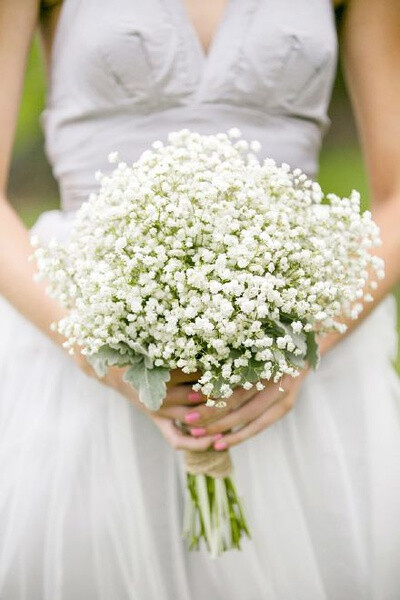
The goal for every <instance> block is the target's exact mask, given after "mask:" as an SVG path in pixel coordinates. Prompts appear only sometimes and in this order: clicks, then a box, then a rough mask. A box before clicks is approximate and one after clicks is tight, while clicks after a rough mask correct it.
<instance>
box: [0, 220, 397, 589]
mask: <svg viewBox="0 0 400 600" xmlns="http://www.w3.org/2000/svg"><path fill="white" fill-rule="evenodd" d="M70 222H71V217H70V216H67V215H63V214H62V213H60V212H58V211H57V212H51V213H47V214H45V215H44V216H42V218H41V219H40V220H39V223H38V225H37V226H36V230H37V231H38V232H39V234H41V235H42V237H43V236H44V237H46V236H47V237H48V236H50V235H53V234H56V235H57V236H58V237H62V236H63V235H65V234H66V232H67V231H68V228H69V224H70ZM396 344H397V337H396V330H395V303H394V299H393V298H391V297H390V298H388V299H387V300H385V301H384V302H383V303H382V304H381V305H380V306H379V307H378V308H377V309H376V310H375V312H374V313H373V314H372V315H371V316H370V317H369V318H368V319H367V320H366V321H364V323H363V324H362V325H361V326H360V327H359V328H358V329H357V330H356V331H355V332H354V333H352V334H351V335H350V336H349V337H348V338H346V339H344V340H343V341H342V342H341V343H340V345H338V346H337V347H336V348H335V349H334V350H333V351H332V352H331V353H330V354H329V355H328V356H326V357H325V358H324V359H323V361H322V364H321V367H320V369H319V371H318V372H317V373H315V374H312V375H310V377H309V378H308V379H307V381H306V382H305V383H304V386H303V389H302V392H301V394H300V397H299V399H298V401H297V404H296V406H295V408H294V409H293V410H292V411H291V412H290V413H289V414H288V415H287V416H286V417H285V418H284V419H282V420H281V421H279V422H277V423H276V424H274V425H273V426H272V427H270V428H269V429H267V430H266V431H264V432H263V433H262V434H260V435H259V436H257V437H255V438H253V439H251V440H250V441H248V442H246V443H244V444H242V445H240V446H238V447H236V448H234V450H233V452H232V454H233V459H234V464H235V472H236V481H237V485H238V488H239V490H240V491H241V493H242V496H243V499H244V503H245V506H246V511H247V514H248V518H249V524H250V527H251V530H252V534H253V539H252V540H251V541H246V542H245V543H244V545H243V550H242V552H232V553H230V554H227V555H225V556H223V557H222V558H220V559H216V560H213V559H210V558H209V557H208V556H207V554H206V553H205V552H198V553H192V554H189V553H188V552H187V550H186V547H185V545H184V543H183V542H182V540H181V524H182V510H183V507H182V503H183V497H184V495H183V492H184V474H183V469H182V462H181V456H180V454H179V453H176V452H175V451H173V450H172V449H171V448H169V446H168V445H167V444H166V442H165V441H164V440H163V438H162V437H161V435H160V433H159V432H158V430H157V429H156V428H155V427H154V425H153V424H152V423H151V422H150V421H149V420H148V419H147V417H146V416H145V415H144V414H142V413H140V412H138V411H137V410H136V409H135V408H134V407H133V406H132V405H131V404H129V402H128V401H127V400H125V399H124V398H123V397H121V396H119V395H118V394H117V393H115V392H113V391H111V390H109V389H107V388H106V387H105V386H103V385H102V384H100V383H98V382H97V381H95V380H93V379H90V378H89V377H87V376H86V375H84V374H83V373H82V372H80V371H79V369H78V368H77V367H76V366H75V364H74V363H73V362H72V361H71V360H70V358H69V357H68V355H66V354H65V353H64V352H63V351H62V350H60V349H58V348H57V347H56V346H55V345H54V344H53V343H52V342H51V341H49V340H48V339H47V338H46V337H45V336H44V335H43V334H41V333H40V332H38V331H37V330H36V329H35V328H34V327H33V326H32V325H31V324H30V323H28V322H27V321H26V320H25V319H23V318H22V317H21V316H20V315H18V314H17V313H16V312H15V310H14V309H13V308H11V307H10V306H9V305H8V304H6V303H5V302H4V301H2V302H1V304H0V598H1V600H128V599H129V600H153V599H154V600H156V599H157V600H205V599H208V600H220V599H221V600H222V599H224V600H225V599H229V600H272V599H273V600H328V599H329V600H367V599H368V600H398V599H399V598H400V384H399V379H398V377H397V375H396V373H395V371H394V369H393V367H392V360H393V357H394V355H395V350H396Z"/></svg>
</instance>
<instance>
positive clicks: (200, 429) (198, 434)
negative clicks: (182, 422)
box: [190, 427, 206, 437]
mask: <svg viewBox="0 0 400 600" xmlns="http://www.w3.org/2000/svg"><path fill="white" fill-rule="evenodd" d="M190 433H191V434H192V435H194V436H195V437H201V436H202V435H205V434H206V430H205V429H204V427H194V428H193V429H191V430H190Z"/></svg>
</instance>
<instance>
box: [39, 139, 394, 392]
mask: <svg viewBox="0 0 400 600" xmlns="http://www.w3.org/2000/svg"><path fill="white" fill-rule="evenodd" d="M239 135H240V134H239ZM258 146H259V145H258V143H251V144H249V143H248V142H246V141H245V140H242V139H240V137H238V132H237V130H231V131H230V132H228V133H227V134H225V133H220V134H217V135H209V136H204V135H199V134H197V133H192V132H190V131H188V130H182V131H178V132H174V133H171V134H170V135H169V138H168V144H166V145H164V144H163V143H162V142H160V141H158V142H154V143H153V145H152V149H151V150H148V151H146V152H144V153H143V155H142V156H141V158H140V159H139V160H138V161H137V162H135V163H134V164H133V165H128V164H126V163H124V162H119V164H117V166H116V168H115V169H114V170H113V171H112V173H111V174H110V175H103V174H101V173H98V174H97V178H98V180H99V183H100V189H99V192H98V193H97V194H93V195H91V196H90V198H89V200H88V201H87V202H86V203H85V204H84V205H83V206H82V207H81V209H80V210H79V211H78V213H77V216H76V219H75V223H74V226H73V229H72V232H71V237H70V240H69V241H68V243H67V244H65V245H61V244H58V243H57V242H53V243H52V244H50V245H49V246H48V247H47V248H41V247H39V248H38V249H37V250H36V252H35V255H36V258H37V261H38V266H39V271H40V274H41V276H42V277H43V278H46V279H47V280H48V281H49V291H50V293H51V294H52V295H53V296H54V297H56V298H58V300H60V301H61V302H62V303H63V304H64V305H65V306H66V307H68V308H69V309H70V310H69V314H68V316H67V317H66V318H64V319H63V320H61V321H60V322H59V323H58V329H59V331H60V332H61V333H62V334H64V335H65V336H66V337H67V338H68V342H67V345H68V346H69V347H71V348H72V347H73V346H75V345H76V344H78V345H81V346H83V347H84V349H85V350H84V352H85V353H87V354H88V355H93V354H95V353H97V352H98V351H99V349H100V348H102V347H103V346H109V347H111V348H113V349H115V350H117V351H120V352H121V355H126V357H127V364H128V363H129V359H130V358H131V357H132V356H134V355H137V354H143V355H145V356H146V357H147V358H146V360H147V364H148V365H150V366H153V367H167V368H169V369H175V368H180V369H182V370H183V371H184V372H186V373H191V372H195V371H200V372H201V373H202V376H201V379H200V380H199V383H198V385H197V386H195V387H196V389H200V390H201V391H202V392H203V393H204V394H206V395H208V396H213V397H218V398H228V397H229V396H230V395H231V393H232V390H233V388H234V387H237V386H239V385H242V386H244V387H245V388H246V389H249V388H250V387H251V386H252V385H253V384H257V386H258V389H262V387H263V385H262V383H260V380H262V379H271V380H273V381H279V380H280V378H281V377H282V376H283V375H284V374H286V373H288V374H290V375H293V376H295V375H296V374H297V373H298V370H299V368H301V366H302V365H303V364H304V361H305V359H306V356H307V342H308V341H309V338H310V336H313V335H314V334H315V333H316V332H318V333H323V332H327V331H331V330H337V331H344V329H345V328H344V326H343V324H342V323H341V318H343V317H351V318H356V317H357V316H358V314H359V312H360V310H361V309H362V300H363V299H365V300H368V299H370V290H371V289H372V288H374V287H376V282H375V281H370V276H371V273H372V274H375V275H376V276H377V277H378V278H380V277H383V265H382V261H381V260H380V259H378V258H377V257H374V256H373V255H372V254H371V248H372V247H374V246H377V245H379V243H380V240H379V231H378V228H377V226H376V225H375V224H374V222H373V221H372V219H371V215H370V213H369V212H364V213H362V214H361V212H360V198H359V195H358V193H356V192H352V194H351V195H350V197H349V198H339V197H337V196H335V195H328V196H327V197H326V198H325V197H324V196H323V194H322V192H321V188H320V187H319V185H318V184H317V183H315V182H312V181H310V180H309V179H308V178H307V177H306V175H304V174H303V173H302V172H301V171H300V170H299V169H296V170H294V171H291V169H290V168H289V166H288V165H285V164H283V165H281V166H277V165H276V164H275V163H274V161H272V160H270V159H267V160H265V161H263V162H260V161H259V160H258V159H257V158H256V156H255V155H254V153H253V152H255V151H257V150H258ZM110 161H111V162H117V161H118V156H117V155H116V153H112V155H110Z"/></svg>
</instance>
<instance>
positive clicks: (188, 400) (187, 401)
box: [163, 384, 207, 406]
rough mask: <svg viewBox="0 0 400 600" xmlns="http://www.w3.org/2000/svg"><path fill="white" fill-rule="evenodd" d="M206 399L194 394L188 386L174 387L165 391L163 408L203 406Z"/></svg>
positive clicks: (198, 393) (197, 393) (201, 395)
mask: <svg viewBox="0 0 400 600" xmlns="http://www.w3.org/2000/svg"><path fill="white" fill-rule="evenodd" d="M206 401H207V398H206V397H205V396H203V394H201V393H200V392H194V391H193V389H192V386H191V385H189V384H186V385H185V384H182V385H175V386H173V387H172V388H170V389H168V390H167V395H166V397H165V400H164V402H163V406H178V405H189V406H192V405H197V404H205V403H206Z"/></svg>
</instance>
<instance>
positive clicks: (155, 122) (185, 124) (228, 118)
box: [43, 104, 325, 211]
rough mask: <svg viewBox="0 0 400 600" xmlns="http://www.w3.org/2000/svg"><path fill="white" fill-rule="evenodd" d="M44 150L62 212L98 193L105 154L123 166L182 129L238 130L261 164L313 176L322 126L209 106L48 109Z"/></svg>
mask: <svg viewBox="0 0 400 600" xmlns="http://www.w3.org/2000/svg"><path fill="white" fill-rule="evenodd" d="M43 117H44V119H43V124H44V128H45V133H46V150H47V154H48V157H49V160H50V162H51V163H52V165H53V172H54V175H55V177H56V179H57V180H58V183H59V187H60V195H61V207H62V209H63V210H66V211H70V210H76V209H77V208H79V206H80V205H81V204H82V203H83V202H84V201H85V200H87V198H88V196H89V194H91V193H93V192H96V190H97V189H98V185H99V184H98V182H97V181H96V179H95V172H96V171H98V170H101V171H102V172H103V173H107V172H110V171H111V170H112V167H113V165H110V164H109V162H108V159H107V157H108V154H109V153H110V152H113V151H118V153H119V155H120V158H121V160H124V161H125V162H127V163H131V162H134V161H135V160H137V159H138V158H139V157H140V155H141V154H142V152H144V151H145V150H146V149H148V148H149V147H150V146H151V143H152V142H153V141H155V140H161V141H163V142H166V140H167V136H168V133H169V132H171V131H176V130H179V129H182V128H187V129H190V130H191V131H196V132H198V133H201V134H205V135H208V134H213V133H219V132H225V131H227V130H228V129H230V128H231V127H237V128H238V129H240V131H241V132H242V137H243V138H244V139H246V140H248V141H251V140H257V141H259V142H260V143H261V151H260V153H259V154H258V156H259V158H260V159H261V160H262V159H264V158H266V157H268V158H272V159H274V160H275V161H276V162H277V163H278V164H280V163H282V162H285V163H288V164H289V165H290V166H291V167H293V168H300V169H302V170H303V171H304V172H305V173H306V174H307V175H308V176H310V177H315V176H316V174H317V169H318V155H319V151H320V146H321V141H322V135H323V131H324V129H325V124H324V123H321V122H320V121H318V120H315V119H311V118H310V119H308V118H305V117H304V116H301V117H300V116H297V115H286V114H285V115H281V114H279V115H275V114H265V113H263V112H260V111H258V110H254V109H249V108H248V107H237V106H230V105H215V104H213V105H208V104H202V105H201V106H193V107H174V108H170V109H167V110H164V111H161V112H157V113H150V114H146V115H143V114H142V115H138V114H134V113H132V114H131V113H130V112H129V110H121V109H120V108H119V109H118V110H116V111H115V112H110V111H108V112H102V113H100V111H98V112H97V113H96V114H91V115H90V116H88V118H86V119H84V118H83V117H82V115H81V116H80V117H79V116H78V115H77V116H74V115H73V113H68V112H67V111H65V112H63V111H62V110H61V109H57V110H54V111H51V110H50V111H49V110H46V111H45V113H44V115H43Z"/></svg>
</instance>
